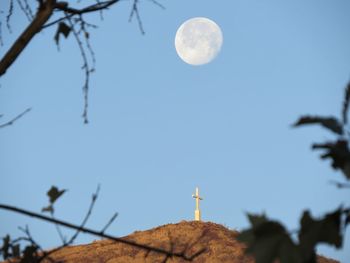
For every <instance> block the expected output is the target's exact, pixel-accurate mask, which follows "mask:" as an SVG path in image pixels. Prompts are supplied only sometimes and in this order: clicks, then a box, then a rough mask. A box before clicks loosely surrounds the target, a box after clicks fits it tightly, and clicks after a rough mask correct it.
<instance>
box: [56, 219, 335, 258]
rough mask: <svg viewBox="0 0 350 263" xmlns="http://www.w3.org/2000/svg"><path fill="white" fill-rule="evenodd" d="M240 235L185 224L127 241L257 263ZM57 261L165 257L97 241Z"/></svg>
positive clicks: (205, 224) (139, 234)
mask: <svg viewBox="0 0 350 263" xmlns="http://www.w3.org/2000/svg"><path fill="white" fill-rule="evenodd" d="M237 234H238V232H236V231H232V230H229V229H227V228H225V227H224V226H222V225H219V224H214V223H210V222H195V221H182V222H180V223H177V224H168V225H164V226H160V227H157V228H153V229H151V230H147V231H137V232H134V233H133V234H131V235H129V236H126V237H125V239H128V240H132V241H135V242H137V243H141V244H147V245H151V246H154V247H160V248H164V249H167V250H171V249H173V251H174V252H182V251H183V250H184V249H185V248H187V249H186V251H187V252H186V255H188V256H191V255H193V254H194V253H196V252H197V251H199V250H200V249H202V248H206V251H205V252H204V253H203V254H201V255H200V256H198V257H196V258H195V259H194V260H193V261H192V262H195V263H199V262H200V263H205V262H210V263H216V262H218V263H219V262H220V263H221V262H230V263H253V262H254V260H253V259H252V258H251V257H248V256H246V255H244V246H243V245H242V244H241V243H239V242H238V241H236V239H235V238H236V236H237ZM52 257H53V259H54V260H55V261H56V262H67V263H89V262H101V263H102V262H103V263H116V262H118V263H119V262H120V263H128V262H152V263H155V262H162V261H163V260H164V255H160V254H157V253H154V252H151V253H149V254H148V255H147V256H146V251H144V250H141V249H138V248H134V247H131V246H128V245H123V244H119V243H115V242H112V241H109V240H100V241H95V242H93V243H91V244H87V245H78V246H70V247H66V248H64V249H62V250H60V251H58V252H55V253H54V254H53V256H52ZM167 262H185V261H184V260H182V259H179V258H174V259H169V260H168V261H167ZM318 262H319V263H336V262H338V261H334V260H330V259H327V258H324V257H319V258H318Z"/></svg>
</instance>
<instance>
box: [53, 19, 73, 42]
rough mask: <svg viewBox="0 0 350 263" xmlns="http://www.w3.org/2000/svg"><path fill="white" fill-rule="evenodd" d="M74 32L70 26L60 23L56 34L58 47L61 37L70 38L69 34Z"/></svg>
mask: <svg viewBox="0 0 350 263" xmlns="http://www.w3.org/2000/svg"><path fill="white" fill-rule="evenodd" d="M71 31H72V28H71V27H70V26H68V25H67V24H66V23H65V22H60V23H59V24H58V26H57V31H56V34H55V41H56V44H57V45H58V44H59V42H60V36H61V35H63V36H64V37H65V38H67V37H68V36H69V33H70V32H71Z"/></svg>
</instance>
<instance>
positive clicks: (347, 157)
mask: <svg viewBox="0 0 350 263" xmlns="http://www.w3.org/2000/svg"><path fill="white" fill-rule="evenodd" d="M312 149H324V150H326V152H325V153H324V154H323V155H321V158H322V159H326V158H330V159H332V167H333V168H334V169H341V170H342V172H343V173H344V175H345V176H346V177H347V179H350V151H349V147H348V143H347V141H345V140H338V141H336V142H335V143H334V142H329V143H324V144H314V145H312Z"/></svg>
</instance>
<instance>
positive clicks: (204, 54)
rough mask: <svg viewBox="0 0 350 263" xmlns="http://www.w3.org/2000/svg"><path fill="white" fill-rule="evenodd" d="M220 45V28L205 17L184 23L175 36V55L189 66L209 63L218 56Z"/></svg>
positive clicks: (221, 39) (221, 37) (221, 38)
mask: <svg viewBox="0 0 350 263" xmlns="http://www.w3.org/2000/svg"><path fill="white" fill-rule="evenodd" d="M222 43H223V35H222V31H221V29H220V27H219V26H218V25H217V24H216V23H215V22H214V21H212V20H210V19H208V18H205V17H195V18H191V19H189V20H187V21H185V22H184V23H183V24H182V25H181V26H180V27H179V29H178V30H177V32H176V36H175V49H176V52H177V54H178V55H179V57H180V58H181V59H182V60H183V61H185V62H186V63H188V64H190V65H203V64H207V63H209V62H211V61H212V60H213V59H214V58H215V57H216V56H217V55H218V54H219V52H220V50H221V46H222Z"/></svg>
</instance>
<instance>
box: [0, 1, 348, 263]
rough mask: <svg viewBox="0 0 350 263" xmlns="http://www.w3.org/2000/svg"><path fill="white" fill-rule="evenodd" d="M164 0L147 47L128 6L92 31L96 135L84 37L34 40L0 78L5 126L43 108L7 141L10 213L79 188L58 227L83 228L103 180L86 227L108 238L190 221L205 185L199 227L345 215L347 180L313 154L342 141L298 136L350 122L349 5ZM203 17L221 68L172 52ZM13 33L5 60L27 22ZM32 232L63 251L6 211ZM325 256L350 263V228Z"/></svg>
mask: <svg viewBox="0 0 350 263" xmlns="http://www.w3.org/2000/svg"><path fill="white" fill-rule="evenodd" d="M161 3H162V4H164V5H165V6H166V10H161V9H159V8H158V7H157V6H154V5H153V4H152V3H151V2H149V1H144V2H142V3H141V6H140V12H141V16H142V21H143V24H144V27H145V30H146V34H145V35H144V36H143V35H141V34H140V32H139V30H138V27H137V23H136V21H133V22H132V23H128V16H129V12H130V9H131V2H128V1H122V2H121V3H120V4H117V5H116V6H115V7H114V8H112V9H111V10H110V11H109V12H106V13H105V16H104V18H105V19H104V21H102V22H100V21H99V20H98V16H91V17H90V19H89V21H91V22H96V23H98V24H99V29H97V30H93V32H91V40H92V45H93V47H94V50H95V52H96V57H97V70H96V72H95V73H94V74H93V76H92V79H91V90H90V108H89V118H90V124H88V125H84V124H83V120H82V118H81V113H82V109H83V97H82V90H81V86H82V84H83V81H84V76H83V72H82V71H81V70H80V66H81V57H80V55H79V50H78V48H77V45H76V43H75V42H74V39H73V38H72V37H70V38H69V39H68V40H67V41H62V43H61V51H60V52H58V51H57V48H56V46H55V44H54V41H53V36H54V31H55V30H54V29H50V30H46V31H44V32H42V33H41V34H39V35H38V36H37V37H36V38H35V39H34V40H33V41H32V42H31V43H30V45H29V46H28V48H27V49H26V50H25V51H24V52H23V54H22V55H21V56H20V57H19V59H18V60H17V61H16V62H15V64H14V65H13V66H12V67H11V68H10V69H9V71H8V72H7V74H6V75H5V76H4V77H3V78H2V79H1V80H0V82H1V88H0V113H3V114H5V118H8V119H9V118H10V117H12V116H15V115H16V114H17V113H19V112H21V111H22V110H24V109H25V108H27V107H32V108H33V110H32V111H31V112H30V113H29V114H28V115H26V116H25V117H24V118H22V119H21V120H20V121H18V122H17V123H16V124H15V125H14V126H12V127H9V128H6V129H1V130H0V160H1V165H0V176H1V184H0V201H1V202H2V203H8V204H11V205H15V206H19V207H23V208H27V209H29V210H33V211H40V209H41V208H42V207H43V206H44V205H46V204H47V198H46V195H45V194H46V191H47V190H48V189H49V188H50V186H51V185H57V186H59V187H60V188H66V189H69V191H68V192H67V193H66V194H65V195H64V196H63V197H62V199H61V200H59V201H58V203H57V205H56V210H57V212H56V214H57V217H58V218H61V219H64V220H68V221H71V222H75V223H79V222H80V221H81V220H82V218H83V216H84V213H85V212H86V210H87V207H88V205H89V202H90V198H91V194H92V193H93V192H94V191H95V189H96V187H97V184H99V183H100V184H101V193H100V196H99V199H98V202H97V204H96V209H95V210H94V213H93V216H92V217H91V220H90V221H89V223H88V226H89V227H91V228H97V229H98V228H100V227H103V226H104V224H105V223H106V222H107V221H108V219H109V217H110V216H111V215H112V214H113V212H115V211H118V212H119V217H118V219H117V220H116V222H115V223H114V224H113V225H112V226H111V227H110V229H109V233H111V234H114V235H126V234H128V233H131V232H133V231H135V230H143V229H148V228H152V227H156V226H158V225H163V224H167V223H172V222H173V223H175V222H179V221H181V220H191V219H192V218H193V212H194V205H195V202H194V200H193V199H192V197H191V194H192V193H193V191H194V190H195V187H196V186H199V187H200V191H201V194H202V195H203V197H204V201H203V202H202V214H203V219H204V220H205V221H213V222H217V223H221V224H225V225H227V226H229V227H230V228H235V229H242V228H244V227H247V226H248V222H247V220H246V217H245V214H244V213H245V212H247V211H249V212H257V213H260V212H263V211H265V212H266V213H267V214H268V215H269V216H270V217H271V218H274V219H278V220H281V221H282V222H283V223H284V224H285V225H286V226H287V227H288V229H290V230H293V229H296V228H297V226H298V222H299V217H300V214H301V211H302V210H303V209H310V210H311V211H312V214H313V215H315V216H320V215H323V214H324V213H325V212H328V211H330V210H333V209H335V208H337V207H338V206H339V204H340V203H343V204H347V205H349V200H350V199H349V197H350V194H349V191H346V190H343V191H342V190H337V189H335V187H334V186H332V185H330V184H329V181H330V180H338V181H341V180H342V179H343V177H342V175H341V174H340V172H335V171H333V170H332V169H331V168H330V165H329V161H320V160H319V158H318V153H316V152H312V151H311V150H310V144H311V143H312V142H322V141H324V140H327V139H333V135H332V134H330V133H328V132H327V131H324V130H322V129H321V128H318V127H310V128H306V127H305V128H300V129H292V128H291V127H290V125H291V124H292V123H293V122H294V121H295V120H296V119H297V118H298V117H299V116H300V115H302V114H320V115H322V114H323V115H330V114H333V115H339V114H340V107H341V101H342V98H343V88H344V86H345V84H346V83H347V82H348V81H349V79H350V26H349V25H350V16H349V10H350V2H349V1H347V0H337V1H326V0H322V1H321V0H312V1H311V0H310V1H303V0H293V1H291V0H290V1H278V0H267V1H261V0H239V1H238V0H234V1H199V0H192V1H188V0H177V1H165V0H164V1H161ZM196 16H204V17H208V18H210V19H212V20H214V21H215V22H216V23H217V24H218V25H220V27H221V28H222V31H223V35H224V44H223V47H222V51H221V53H220V54H219V56H218V57H217V58H216V59H215V60H214V61H213V62H212V63H210V64H208V65H204V66H199V67H195V66H190V65H187V64H185V63H184V62H183V61H181V60H180V59H179V57H178V56H177V54H176V51H175V48H174V37H175V33H176V30H177V28H178V27H179V26H180V24H181V23H182V22H184V21H185V20H186V19H188V18H191V17H196ZM12 24H13V31H14V33H13V34H8V32H7V31H6V30H4V41H5V45H4V46H3V47H1V49H0V55H2V54H3V53H4V52H5V50H6V49H7V48H8V47H9V45H10V43H11V42H12V41H13V39H14V38H15V37H16V36H17V34H18V33H19V32H20V31H21V30H22V29H23V27H24V25H25V24H26V21H25V19H24V18H23V17H22V16H21V15H20V14H19V13H16V14H15V15H14V17H13V23H12ZM5 118H3V120H5ZM25 224H29V226H30V228H31V229H32V232H33V235H34V237H35V238H37V239H38V240H39V242H41V243H42V244H43V245H44V246H46V247H52V246H55V245H57V244H59V239H58V236H57V234H56V232H55V229H54V227H53V226H52V225H48V224H46V223H42V222H38V221H36V220H32V219H30V218H26V217H22V216H18V215H15V214H11V213H8V212H4V211H0V235H1V236H3V235H4V234H6V233H12V234H14V235H16V234H19V232H18V230H17V226H23V225H25ZM65 233H67V234H68V233H70V232H68V231H65ZM93 239H94V237H91V236H85V235H82V236H81V237H80V238H79V240H78V242H79V243H83V242H90V241H91V240H93ZM318 251H319V253H322V254H325V255H328V256H331V257H334V258H336V259H340V260H342V262H348V261H346V260H349V258H350V235H349V231H348V233H347V236H346V240H345V247H344V249H343V250H342V251H340V252H338V251H335V250H333V249H330V248H328V247H324V246H320V247H319V250H318Z"/></svg>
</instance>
